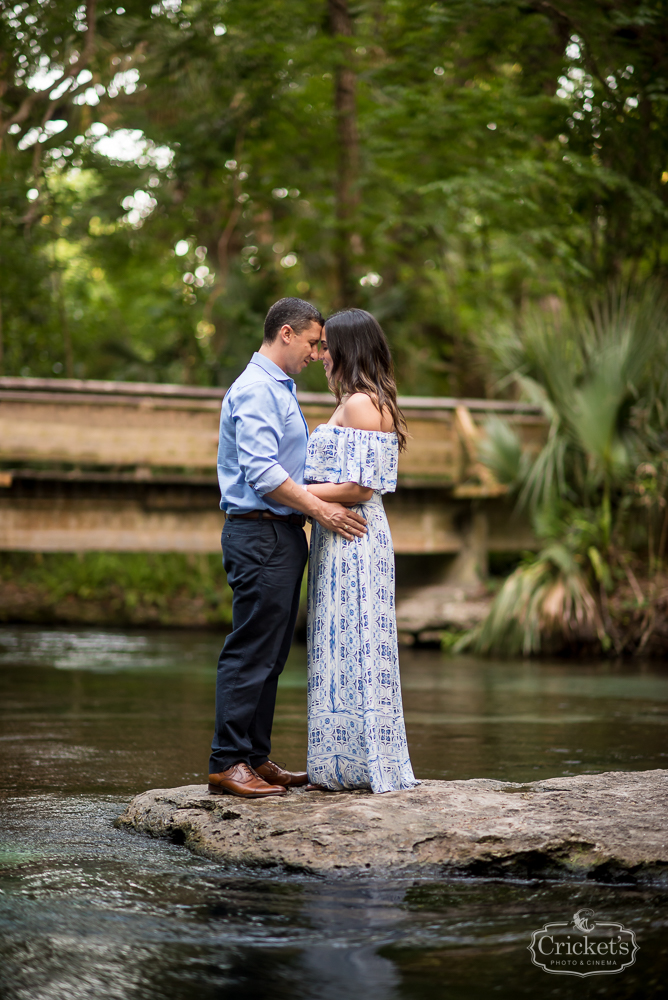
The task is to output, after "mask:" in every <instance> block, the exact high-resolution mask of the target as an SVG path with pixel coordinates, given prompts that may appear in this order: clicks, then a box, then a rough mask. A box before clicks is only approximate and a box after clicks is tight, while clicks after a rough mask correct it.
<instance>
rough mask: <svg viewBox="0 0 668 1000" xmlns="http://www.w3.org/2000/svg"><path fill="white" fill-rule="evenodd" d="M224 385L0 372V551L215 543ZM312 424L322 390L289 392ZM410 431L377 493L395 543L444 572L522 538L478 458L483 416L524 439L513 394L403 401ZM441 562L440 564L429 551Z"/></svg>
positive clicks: (535, 431) (324, 398) (528, 426)
mask: <svg viewBox="0 0 668 1000" xmlns="http://www.w3.org/2000/svg"><path fill="white" fill-rule="evenodd" d="M223 395H224V390H221V389H203V388H196V387H192V386H182V385H162V384H145V383H136V382H101V381H79V380H68V379H32V378H11V377H4V378H0V550H5V551H8V550H13V551H21V550H23V551H32V552H57V551H67V552H72V551H86V550H115V551H128V552H130V551H131V552H191V553H196V552H219V551H220V531H221V528H222V524H223V515H222V513H221V512H220V510H219V508H218V500H219V495H218V487H217V481H216V451H217V442H218V418H219V412H220V404H221V400H222V397H223ZM299 399H300V403H301V405H302V408H303V411H304V414H305V416H306V419H307V421H308V423H309V426H310V427H311V428H313V427H314V426H316V425H317V424H319V423H322V422H324V421H326V420H327V419H328V418H329V416H330V414H331V412H332V406H333V403H332V398H331V397H330V396H329V395H327V394H320V393H300V394H299ZM399 402H400V405H401V407H402V409H403V411H404V413H405V415H406V418H407V421H408V428H409V434H410V440H409V445H408V450H407V452H406V453H405V454H404V455H402V456H401V458H400V463H399V488H398V490H397V493H396V494H394V495H391V496H388V497H387V498H386V509H387V513H388V518H389V521H390V526H391V529H392V535H393V539H394V544H395V549H396V552H397V553H398V554H399V556H402V555H411V556H416V555H433V556H441V557H448V559H447V560H446V561H449V562H450V563H451V564H452V565H451V571H452V574H453V579H455V578H456V579H458V580H461V581H462V582H466V581H467V580H468V579H469V578H471V579H474V578H476V577H479V576H480V575H483V574H484V573H485V572H486V559H487V553H488V552H513V551H518V550H521V549H527V548H532V547H533V546H534V542H533V538H532V535H531V532H530V530H529V528H528V525H527V524H526V522H524V521H522V520H520V519H518V517H517V516H516V515H515V514H513V511H512V505H511V504H510V503H509V502H508V500H507V499H506V497H505V496H504V490H503V488H502V487H500V486H499V484H498V483H496V482H495V481H494V479H493V477H492V476H491V475H490V473H489V472H488V471H487V470H486V469H484V467H482V466H480V465H479V464H478V462H477V457H476V446H477V442H478V440H479V437H480V435H481V434H483V433H484V423H485V420H486V419H487V418H488V417H489V415H490V414H491V413H496V414H497V415H499V416H501V417H503V419H505V420H507V421H509V422H510V423H511V424H512V425H513V426H514V427H515V428H516V429H517V430H518V432H519V433H520V435H521V437H522V439H523V440H524V441H525V443H527V444H528V445H530V446H536V447H537V446H538V445H539V443H540V441H541V440H542V439H543V438H544V434H545V425H544V421H543V418H542V417H541V414H540V411H539V410H538V409H537V408H535V407H532V406H529V405H526V404H521V403H509V402H501V401H493V400H479V399H468V400H467V399H447V398H423V397H403V398H401V399H400V400H399ZM440 561H441V562H443V560H442V559H441V560H440Z"/></svg>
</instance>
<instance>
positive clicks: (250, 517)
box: [226, 510, 306, 528]
mask: <svg viewBox="0 0 668 1000" xmlns="http://www.w3.org/2000/svg"><path fill="white" fill-rule="evenodd" d="M226 517H228V518H229V519H230V520H231V521H234V520H236V518H238V517H241V518H243V519H244V520H245V521H263V520H265V518H266V519H267V520H269V521H285V523H286V524H298V525H299V527H300V528H303V527H304V525H305V524H306V515H305V514H274V513H273V512H272V511H270V510H249V511H248V513H246V514H227V515H226Z"/></svg>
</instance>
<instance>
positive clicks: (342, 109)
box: [328, 0, 359, 307]
mask: <svg viewBox="0 0 668 1000" xmlns="http://www.w3.org/2000/svg"><path fill="white" fill-rule="evenodd" d="M328 11H329V25H330V31H331V33H332V35H333V36H334V37H335V38H337V37H338V38H350V37H352V34H353V19H352V17H351V15H350V10H349V8H348V0H328ZM356 85H357V79H356V76H355V70H354V68H353V65H352V53H351V51H350V47H349V45H348V44H347V43H345V42H341V43H340V44H339V51H338V55H337V63H336V70H335V75H334V110H335V112H336V132H337V141H338V163H337V177H336V189H335V196H336V240H335V257H336V278H337V300H338V301H337V304H338V306H339V307H341V306H346V305H352V304H354V301H355V295H356V291H357V287H356V284H355V281H354V277H353V273H352V267H351V256H352V254H353V252H354V247H356V245H357V244H358V243H359V235H357V234H356V233H355V222H356V217H357V208H358V204H359V194H358V191H357V179H358V174H359V134H358V131H357V107H356V100H355V91H356Z"/></svg>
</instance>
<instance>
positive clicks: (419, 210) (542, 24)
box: [0, 0, 668, 394]
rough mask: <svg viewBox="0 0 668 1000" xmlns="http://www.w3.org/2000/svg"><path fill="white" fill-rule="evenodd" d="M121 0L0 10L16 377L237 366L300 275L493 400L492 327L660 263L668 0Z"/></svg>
mask: <svg viewBox="0 0 668 1000" xmlns="http://www.w3.org/2000/svg"><path fill="white" fill-rule="evenodd" d="M123 4H124V5H123V6H122V7H120V6H119V7H111V6H109V7H107V6H105V4H104V3H100V2H99V0H98V2H96V0H88V3H86V4H82V3H77V2H75V0H23V2H20V3H16V4H13V5H12V4H9V3H8V4H4V5H2V7H1V8H0V137H1V142H2V146H1V147H0V309H1V313H0V315H1V317H2V319H1V321H0V322H1V326H0V331H1V332H0V344H2V355H3V357H2V364H3V370H4V372H5V373H7V374H19V373H24V374H33V375H51V374H53V373H54V372H55V373H56V374H60V373H62V374H63V375H66V374H73V375H77V376H82V377H108V378H130V379H140V380H141V379H145V380H173V381H190V382H195V383H201V384H221V385H222V384H227V383H228V382H229V380H230V379H231V378H233V377H234V376H235V375H236V374H237V373H238V371H239V370H240V368H241V366H242V365H243V364H244V362H245V359H246V358H247V355H248V352H249V351H250V350H251V349H252V348H253V347H254V346H255V345H256V344H257V338H258V333H259V330H260V325H261V321H262V319H263V316H264V313H265V311H266V309H267V307H268V305H269V304H270V303H271V302H272V301H273V300H274V299H276V298H278V297H279V296H281V295H285V294H293V295H294V294H296V295H301V296H303V297H306V298H310V299H312V300H313V301H315V302H316V303H317V304H318V305H319V306H320V307H321V308H322V309H323V311H325V312H326V311H328V310H330V309H333V308H336V307H338V306H340V305H343V304H352V303H357V304H360V305H363V306H366V307H368V308H370V309H372V310H373V311H374V312H375V313H376V314H377V315H378V317H379V318H380V320H381V322H383V324H384V325H385V327H386V329H387V331H388V334H389V336H390V338H391V340H392V342H393V346H394V350H395V354H396V357H397V361H398V365H397V368H398V372H399V378H400V384H401V388H402V389H403V391H405V392H417V393H433V392H442V391H449V392H455V393H457V392H461V393H469V394H470V393H480V392H483V391H484V389H485V384H484V378H483V369H482V368H481V367H480V366H479V365H477V363H476V357H477V355H476V350H475V347H474V335H475V334H476V333H478V332H479V331H480V330H483V329H492V328H496V326H497V325H498V322H499V321H500V320H502V319H504V320H506V321H508V322H511V323H512V322H514V321H515V320H516V319H517V317H518V316H520V315H521V314H522V312H523V310H525V309H526V307H527V306H528V305H530V304H531V303H535V302H543V303H544V304H545V303H547V304H548V305H549V303H550V302H551V301H552V299H551V297H558V298H564V297H568V296H573V295H577V294H580V293H584V294H585V295H587V294H589V293H590V292H591V291H592V289H595V288H597V287H598V286H600V285H601V284H602V283H604V282H605V281H607V280H608V279H609V278H610V277H611V276H615V275H620V274H624V275H627V276H628V275H631V276H633V275H636V274H637V275H638V276H645V275H647V274H650V273H653V274H655V275H659V276H663V275H664V273H665V266H666V231H667V229H666V226H667V216H666V194H667V193H668V184H667V183H666V182H667V181H668V138H667V137H668V127H667V125H668V122H666V114H667V112H666V98H667V92H666V87H667V86H668V83H667V82H666V81H668V46H667V45H666V40H667V39H666V34H667V25H668V18H667V17H666V3H665V2H664V0H657V2H655V3H653V4H652V5H651V6H650V5H646V4H642V3H639V2H636V0H610V2H607V3H605V4H604V3H601V2H598V3H595V2H587V0H578V2H575V0H564V2H563V3H561V4H560V5H558V7H553V6H552V5H551V4H548V3H544V2H542V0H531V2H525V3H521V4H520V3H519V2H511V0H448V2H445V0H443V2H434V3H430V4H427V3H422V2H417V0H368V2H360V3H357V4H352V3H350V4H349V3H348V2H347V0H316V2H313V0H310V2H306V0H290V2H287V0H263V2H262V3H259V2H257V0H236V2H234V3H233V2H224V0H162V2H160V3H155V4H153V5H150V4H148V3H146V2H144V0H141V2H140V0H123ZM309 380H310V381H309ZM304 384H308V385H310V386H311V387H312V388H324V383H323V381H322V374H321V373H320V372H318V371H316V370H315V369H313V370H312V371H308V372H307V374H306V376H305V382H304Z"/></svg>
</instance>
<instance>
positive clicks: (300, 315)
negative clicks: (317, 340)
mask: <svg viewBox="0 0 668 1000" xmlns="http://www.w3.org/2000/svg"><path fill="white" fill-rule="evenodd" d="M311 323H318V325H319V326H324V323H325V321H324V319H323V318H322V315H321V313H320V312H319V311H318V310H317V309H316V307H315V306H312V305H311V303H310V302H305V301H304V299H293V298H287V299H279V300H278V302H274V304H273V306H272V307H271V309H270V310H269V312H268V313H267V317H266V319H265V321H264V342H265V344H273V342H274V341H275V340H276V336H277V334H278V331H279V330H280V329H281V327H282V326H286V325H287V326H291V327H292V329H293V330H294V331H295V333H301V332H302V331H303V330H305V329H306V328H307V326H310V324H311Z"/></svg>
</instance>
